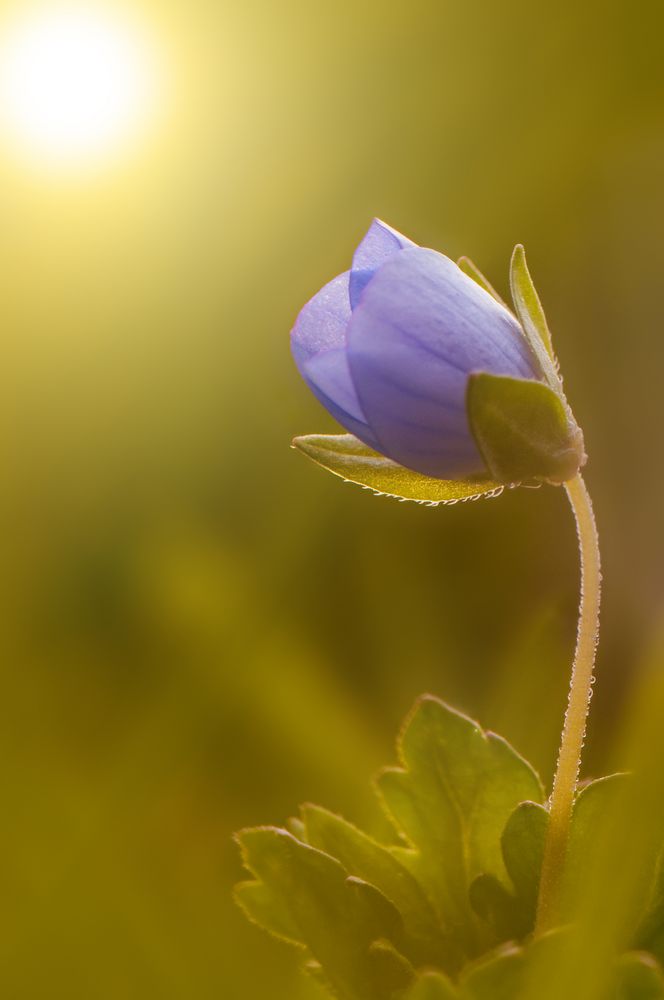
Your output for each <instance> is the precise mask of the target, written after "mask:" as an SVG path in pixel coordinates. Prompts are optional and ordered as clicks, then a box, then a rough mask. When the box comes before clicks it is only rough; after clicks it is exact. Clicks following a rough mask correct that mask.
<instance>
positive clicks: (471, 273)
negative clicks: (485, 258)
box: [457, 257, 509, 310]
mask: <svg viewBox="0 0 664 1000" xmlns="http://www.w3.org/2000/svg"><path fill="white" fill-rule="evenodd" d="M457 267H459V269H460V270H461V271H463V273H464V274H467V275H468V277H469V278H472V279H473V281H474V282H476V283H477V284H478V285H479V286H480V288H483V289H484V291H485V292H488V293H489V295H490V296H491V297H492V298H494V299H495V300H496V302H499V303H500V305H501V306H504V307H505V309H508V310H509V306H508V305H507V303H506V302H505V301H504V300H503V299H501V297H500V295H499V294H498V292H497V291H496V289H495V288H494V287H493V285H492V284H491V282H490V281H489V279H488V278H487V277H485V275H483V274H482V272H481V271H480V269H479V267H477V265H476V264H475V263H473V261H472V260H471V259H470V257H459V259H458V261H457Z"/></svg>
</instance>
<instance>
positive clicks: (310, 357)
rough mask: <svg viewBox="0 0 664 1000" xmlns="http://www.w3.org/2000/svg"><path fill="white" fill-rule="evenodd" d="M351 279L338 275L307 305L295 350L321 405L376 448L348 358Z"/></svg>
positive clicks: (297, 327)
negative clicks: (347, 330) (347, 335)
mask: <svg viewBox="0 0 664 1000" xmlns="http://www.w3.org/2000/svg"><path fill="white" fill-rule="evenodd" d="M348 278H349V272H348V271H346V272H345V273H344V274H340V275H338V276H337V277H336V278H333V279H332V281H330V282H329V283H328V284H327V285H325V286H324V287H323V288H321V290H320V292H318V294H317V295H314V297H313V298H312V299H311V300H310V301H309V302H307V304H306V305H305V306H304V308H303V309H302V310H301V312H300V314H299V316H298V317H297V319H296V321H295V326H294V327H293V330H292V331H291V349H292V352H293V357H294V359H295V364H296V365H297V367H298V370H299V372H300V374H301V375H302V378H303V379H304V380H305V382H306V383H307V385H308V386H309V388H310V389H311V391H312V392H313V394H314V395H315V396H316V398H317V399H318V400H319V402H321V403H322V404H323V406H324V407H325V408H326V409H327V410H329V412H330V413H331V414H332V416H333V417H334V418H335V419H336V420H338V421H339V423H340V424H341V425H342V426H343V427H345V428H346V430H348V431H350V433H351V434H355V435H356V437H359V438H360V439H361V440H362V441H364V443H365V444H368V445H369V447H370V448H375V447H376V440H375V437H374V435H373V434H372V433H371V431H370V430H369V428H368V426H367V423H366V420H365V418H364V414H363V412H362V407H361V406H360V401H359V399H358V398H357V393H356V391H355V386H354V385H353V380H352V378H351V375H350V369H349V367H348V360H347V358H346V327H347V326H348V322H349V320H350V316H351V312H350V305H349V301H348Z"/></svg>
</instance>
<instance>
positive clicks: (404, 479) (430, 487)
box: [293, 434, 503, 506]
mask: <svg viewBox="0 0 664 1000" xmlns="http://www.w3.org/2000/svg"><path fill="white" fill-rule="evenodd" d="M293 447H294V448H296V449H297V450H298V451H301V452H303V454H305V455H306V456H307V458H310V459H311V460H312V461H314V462H316V463H317V464H318V465H321V466H322V467H323V468H324V469H327V470H328V472H332V473H334V475H335V476H340V477H341V478H342V479H344V480H345V481H346V482H349V483H356V484H357V485H358V486H362V487H363V488H364V489H369V490H373V491H374V493H380V494H384V495H386V496H391V497H395V498H396V499H398V500H414V501H415V502H416V503H423V504H429V505H431V506H435V505H437V504H452V503H457V502H458V501H459V500H475V499H478V498H479V497H487V496H497V495H498V494H499V493H500V492H501V491H502V489H503V485H502V484H501V483H499V482H495V481H493V480H491V479H488V478H481V477H469V478H468V479H464V480H459V481H456V480H451V479H432V478H431V477H430V476H423V475H422V474H421V473H419V472H412V471H411V470H410V469H406V468H404V467H403V466H402V465H398V464H397V463H396V462H393V461H392V460H391V459H389V458H385V456H384V455H381V454H379V453H378V452H377V451H373V449H371V448H369V447H367V445H365V444H363V443H362V442H361V441H360V440H358V438H356V437H354V435H352V434H307V435H305V436H303V437H296V438H294V440H293Z"/></svg>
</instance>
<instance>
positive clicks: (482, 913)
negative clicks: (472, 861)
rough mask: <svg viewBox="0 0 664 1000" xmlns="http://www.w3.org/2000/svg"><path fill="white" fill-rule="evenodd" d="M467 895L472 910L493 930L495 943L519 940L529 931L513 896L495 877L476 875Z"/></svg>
mask: <svg viewBox="0 0 664 1000" xmlns="http://www.w3.org/2000/svg"><path fill="white" fill-rule="evenodd" d="M468 893H469V898H470V904H471V906H472V908H473V910H474V911H475V913H476V914H477V915H478V917H481V918H482V920H484V922H485V923H487V924H489V926H490V927H492V928H493V931H494V933H495V936H496V941H509V940H511V939H513V938H521V937H523V936H524V935H525V934H526V933H527V932H528V930H529V929H530V928H529V927H528V926H527V925H525V922H524V921H523V920H522V919H521V915H520V913H519V905H518V901H517V899H516V897H515V895H514V894H513V893H512V892H510V891H509V890H508V889H506V888H505V886H504V885H503V883H502V882H501V881H500V880H499V879H497V878H496V876H495V875H478V876H477V878H476V879H475V880H474V881H473V882H471V884H470V889H469V891H468Z"/></svg>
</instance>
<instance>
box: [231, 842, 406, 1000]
mask: <svg viewBox="0 0 664 1000" xmlns="http://www.w3.org/2000/svg"><path fill="white" fill-rule="evenodd" d="M238 842H239V843H240V846H241V849H242V855H243V861H244V864H245V866H246V867H247V868H248V869H249V871H251V872H252V873H253V874H254V875H255V876H256V881H255V882H249V883H244V884H243V885H240V886H238V888H237V892H236V898H237V900H238V902H239V904H240V905H241V906H242V908H243V909H244V910H245V912H246V913H247V916H248V917H249V918H250V919H251V920H252V921H254V922H256V923H258V924H260V925H262V926H263V927H265V928H266V929H267V930H269V931H271V932H272V933H276V934H279V935H280V936H282V937H286V939H287V940H289V941H291V942H293V943H297V944H299V945H301V946H302V947H304V948H305V949H306V950H307V952H308V953H309V954H310V956H311V958H312V959H313V961H314V966H313V970H314V971H315V970H316V968H317V965H319V966H320V967H321V970H322V972H323V973H324V977H325V979H326V980H327V982H329V984H330V986H331V988H332V989H333V990H334V992H335V994H336V995H337V996H339V997H340V998H342V1000H390V998H391V996H392V993H393V991H394V990H396V989H403V988H404V987H406V986H408V985H409V983H410V982H411V980H412V978H413V970H412V967H411V966H410V964H409V962H408V961H407V960H406V959H405V958H404V957H403V956H402V955H401V954H400V952H399V951H398V949H397V947H396V945H395V942H396V941H397V940H398V939H399V937H400V935H401V933H402V927H401V917H400V915H399V913H398V911H397V909H396V907H395V906H394V905H393V904H392V903H391V902H390V901H389V900H388V899H386V898H385V896H383V895H382V893H380V892H379V890H378V889H376V888H375V887H374V886H372V885H369V884H368V883H366V882H363V881H362V880H361V879H358V878H352V877H349V876H348V872H347V871H346V869H345V868H344V867H343V865H342V864H341V863H340V862H339V861H337V860H336V859H335V858H332V857H330V856H329V855H328V854H325V853H324V852H322V851H319V850H316V849H315V848H313V847H311V846H310V845H308V844H304V843H302V842H301V841H299V840H297V839H296V838H295V837H293V836H292V834H290V833H288V832H287V831H286V830H280V829H277V828H274V827H261V828H258V829H253V830H244V831H243V832H242V833H240V834H239V835H238ZM257 886H258V888H256V887H257Z"/></svg>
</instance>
